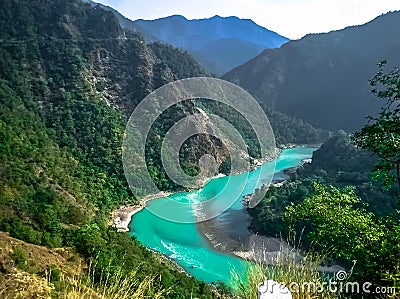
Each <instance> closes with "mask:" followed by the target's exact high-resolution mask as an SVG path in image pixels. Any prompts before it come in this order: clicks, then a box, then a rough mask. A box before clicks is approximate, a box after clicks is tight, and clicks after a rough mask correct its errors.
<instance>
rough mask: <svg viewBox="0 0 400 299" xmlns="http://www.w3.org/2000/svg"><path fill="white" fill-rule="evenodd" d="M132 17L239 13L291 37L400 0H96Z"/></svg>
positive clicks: (357, 19)
mask: <svg viewBox="0 0 400 299" xmlns="http://www.w3.org/2000/svg"><path fill="white" fill-rule="evenodd" d="M95 1H96V2H99V3H103V4H105V5H108V6H111V7H113V8H115V9H116V10H118V11H119V12H121V13H122V14H123V15H124V16H126V17H128V18H129V19H131V20H136V19H146V20H153V19H157V18H161V17H166V16H170V15H174V14H178V15H183V16H185V17H186V18H188V19H202V18H210V17H212V16H214V15H220V16H222V17H228V16H237V17H239V18H244V19H252V20H253V21H254V22H256V23H257V24H259V25H261V26H264V27H266V28H268V29H270V30H273V31H275V32H277V33H279V34H281V35H283V36H285V37H288V38H290V39H299V38H301V37H303V36H304V35H306V34H307V33H320V32H328V31H331V30H337V29H342V28H345V27H347V26H351V25H360V24H364V23H366V22H368V21H370V20H372V19H374V18H375V17H377V16H379V15H381V14H382V13H386V12H388V11H394V10H400V0H196V1H193V0H95Z"/></svg>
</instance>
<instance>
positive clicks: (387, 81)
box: [352, 61, 400, 188]
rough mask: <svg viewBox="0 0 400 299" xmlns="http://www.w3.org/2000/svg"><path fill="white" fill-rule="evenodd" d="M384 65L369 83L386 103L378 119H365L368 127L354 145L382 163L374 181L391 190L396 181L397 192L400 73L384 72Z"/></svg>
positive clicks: (399, 139)
mask: <svg viewBox="0 0 400 299" xmlns="http://www.w3.org/2000/svg"><path fill="white" fill-rule="evenodd" d="M386 64H387V62H386V61H382V62H381V63H380V64H379V70H378V73H377V74H376V75H375V77H374V78H372V79H371V80H370V86H371V88H372V89H371V91H372V93H373V94H375V95H376V96H377V97H378V98H381V99H383V100H385V101H386V105H384V106H383V107H382V108H381V111H380V113H379V115H378V117H368V118H369V124H368V125H366V126H365V127H363V128H362V129H361V131H359V132H356V133H355V134H354V135H353V138H352V139H353V141H354V143H355V144H356V145H357V146H359V147H361V148H364V149H368V150H371V151H372V152H374V153H375V154H377V155H378V156H379V157H380V158H381V161H380V162H379V163H378V165H377V166H376V168H375V171H374V172H373V178H374V179H375V180H379V181H381V182H382V183H383V185H384V186H385V187H386V188H390V187H391V186H392V185H393V183H394V182H395V181H396V180H397V183H398V186H399V188H400V101H399V100H400V71H399V69H398V68H395V69H394V70H392V71H390V72H387V71H385V66H386Z"/></svg>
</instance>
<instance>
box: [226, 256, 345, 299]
mask: <svg viewBox="0 0 400 299" xmlns="http://www.w3.org/2000/svg"><path fill="white" fill-rule="evenodd" d="M323 260H324V258H323V257H322V256H318V255H311V254H308V255H306V256H305V257H304V259H303V260H302V261H300V262H299V260H298V254H297V252H296V251H295V250H292V251H291V252H284V251H282V250H281V252H279V254H278V255H277V258H276V259H275V261H274V265H273V266H272V265H265V264H263V263H253V264H250V265H249V266H248V268H247V271H246V276H247V281H246V282H243V281H241V278H240V276H239V275H238V274H237V273H233V277H234V278H233V279H234V281H233V286H234V293H235V294H236V296H237V298H241V299H257V295H258V294H257V290H258V286H259V285H260V283H261V282H263V281H265V280H270V279H271V280H274V281H276V282H279V283H282V284H284V285H285V286H287V287H288V288H289V290H290V291H291V292H292V297H293V299H313V298H326V299H337V298H340V294H338V293H331V292H328V290H324V291H320V290H323V289H325V288H323V287H322V286H323V282H324V281H325V279H326V278H324V277H323V275H322V274H321V273H320V272H319V271H318V267H319V266H320V265H321V264H322V262H323ZM310 282H311V283H313V284H315V288H314V287H310V288H309V287H308V283H310ZM296 286H299V287H298V288H297V287H296ZM302 286H304V287H302Z"/></svg>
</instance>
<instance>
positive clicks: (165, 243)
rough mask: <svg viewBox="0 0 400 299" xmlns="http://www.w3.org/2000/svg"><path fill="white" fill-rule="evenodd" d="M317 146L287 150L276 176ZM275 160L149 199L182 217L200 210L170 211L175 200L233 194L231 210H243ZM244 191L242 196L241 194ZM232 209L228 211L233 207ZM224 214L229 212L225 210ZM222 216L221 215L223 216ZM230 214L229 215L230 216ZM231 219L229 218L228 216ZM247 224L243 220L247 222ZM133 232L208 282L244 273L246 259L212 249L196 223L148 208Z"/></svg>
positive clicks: (134, 222) (223, 198) (135, 220)
mask: <svg viewBox="0 0 400 299" xmlns="http://www.w3.org/2000/svg"><path fill="white" fill-rule="evenodd" d="M315 150H316V148H311V147H296V148H291V149H285V150H283V151H282V152H281V153H280V155H279V156H278V157H277V158H276V160H275V171H274V179H285V178H286V176H285V174H284V173H283V170H285V169H288V168H291V167H295V166H298V165H300V164H301V163H302V161H303V160H305V159H309V158H311V157H312V153H313V151H315ZM273 164H274V163H271V162H267V163H265V164H263V165H262V166H260V167H258V168H257V169H255V170H254V171H251V172H246V173H243V174H239V175H236V176H231V177H228V176H225V177H219V178H214V179H212V180H210V181H209V182H208V183H207V184H206V185H205V186H204V187H203V188H202V189H200V190H197V191H193V192H182V193H177V194H173V195H171V196H169V197H166V198H160V199H156V200H153V201H151V202H149V203H148V206H149V207H151V210H152V211H163V212H166V211H167V212H170V213H174V214H175V215H176V214H177V213H181V214H182V217H183V218H185V219H187V218H188V217H193V219H194V217H195V213H196V211H193V210H191V209H190V205H182V209H180V210H176V209H174V211H168V207H169V203H170V201H171V200H174V201H178V202H183V203H187V202H193V201H196V200H197V201H204V200H207V199H209V198H211V197H215V196H217V199H218V202H223V201H226V200H231V198H232V194H234V196H235V198H238V199H237V200H236V201H235V202H234V203H233V204H232V205H231V206H230V208H229V210H231V211H235V210H241V209H242V208H243V206H242V196H243V195H246V194H249V193H253V192H254V190H255V189H256V188H259V187H260V186H261V185H263V183H264V182H265V180H264V181H263V176H268V173H271V169H273ZM238 194H240V196H239V197H237V195H238ZM229 210H228V211H229ZM223 215H229V213H228V214H223ZM223 215H222V216H219V217H223ZM226 217H228V216H226ZM225 221H229V219H225ZM245 225H246V224H245V223H243V226H245ZM130 233H131V234H132V235H133V236H135V237H136V238H137V239H138V240H139V241H140V242H141V243H142V244H143V245H145V246H147V247H148V248H152V249H154V250H156V251H159V252H161V253H163V254H165V255H166V256H168V257H170V258H171V259H173V260H175V261H176V262H177V263H178V264H180V265H181V266H182V267H183V268H184V269H185V270H186V271H187V272H189V273H190V274H191V275H193V276H194V277H196V278H198V279H201V280H203V281H205V282H208V283H211V282H217V281H222V282H224V283H227V284H228V285H229V284H230V280H231V276H232V275H231V272H232V270H235V271H236V272H237V273H239V274H244V271H245V265H246V263H245V261H244V260H243V259H241V258H239V257H236V256H234V255H232V254H230V253H222V252H218V251H216V250H214V249H212V248H211V247H210V245H209V243H208V242H207V241H206V240H205V238H204V237H203V236H202V235H201V234H200V232H199V231H198V229H197V226H196V224H195V223H176V222H171V221H168V220H165V219H162V218H160V217H158V216H156V215H154V214H153V213H151V212H150V211H149V210H148V209H143V210H142V211H140V212H139V213H137V214H135V215H134V217H133V218H132V221H131V223H130Z"/></svg>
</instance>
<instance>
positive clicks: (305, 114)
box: [222, 12, 400, 131]
mask: <svg viewBox="0 0 400 299" xmlns="http://www.w3.org/2000/svg"><path fill="white" fill-rule="evenodd" d="M398 28H400V12H392V13H388V14H386V15H382V16H380V17H377V18H376V19H374V20H373V21H371V22H369V23H367V24H364V25H361V26H354V27H348V28H345V29H343V30H338V31H333V32H330V33H326V34H311V35H307V36H305V37H304V38H302V39H300V40H296V41H290V42H288V43H286V44H285V45H283V46H282V47H281V48H279V49H268V50H265V51H264V52H263V53H261V54H260V55H259V56H257V57H255V58H253V59H251V60H250V61H249V62H247V63H246V64H244V65H242V66H239V67H237V68H236V69H234V70H232V71H230V72H228V73H227V74H225V75H224V76H223V77H222V78H223V79H226V80H229V81H231V82H233V83H236V84H238V85H240V86H242V87H243V88H245V89H246V90H248V91H249V92H250V93H251V94H252V95H253V96H255V97H256V98H257V99H258V100H259V101H261V102H263V103H266V104H267V106H270V107H272V108H273V109H274V110H278V111H282V112H284V113H287V114H290V115H293V116H296V117H298V118H302V119H304V120H305V121H308V122H311V124H313V125H314V126H316V127H319V128H323V129H329V130H335V129H342V128H343V129H346V130H349V131H352V130H356V129H359V128H360V127H361V126H362V125H364V124H365V123H366V120H365V116H366V115H370V114H376V113H377V109H378V107H379V106H381V105H382V104H383V103H381V102H380V101H379V100H378V99H376V98H375V97H374V96H372V95H371V93H370V87H369V83H368V80H369V79H371V78H372V77H373V76H374V74H375V73H376V72H377V64H378V63H379V62H380V61H382V60H385V59H386V60H388V61H389V64H391V65H397V66H399V65H400V39H399V38H398V35H399V34H398Z"/></svg>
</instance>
